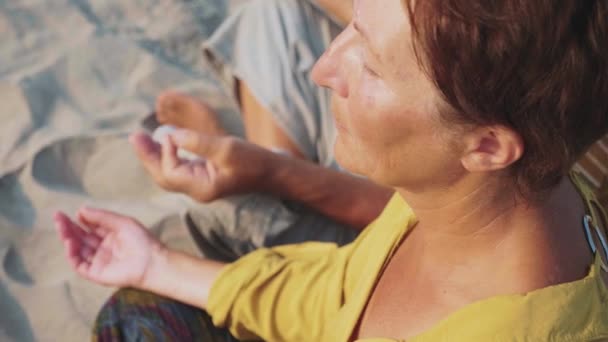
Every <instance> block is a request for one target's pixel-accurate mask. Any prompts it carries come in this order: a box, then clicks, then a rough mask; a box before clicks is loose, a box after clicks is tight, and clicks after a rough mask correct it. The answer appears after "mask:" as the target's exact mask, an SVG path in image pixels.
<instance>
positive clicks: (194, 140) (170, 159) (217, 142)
mask: <svg viewBox="0 0 608 342" xmlns="http://www.w3.org/2000/svg"><path fill="white" fill-rule="evenodd" d="M130 141H131V143H132V145H133V146H134V148H135V151H136V153H137V156H138V158H139V159H140V160H141V162H142V163H143V165H144V167H145V168H146V170H147V171H148V173H149V174H150V175H151V176H152V178H153V179H154V181H155V182H156V183H157V184H158V185H159V186H160V187H162V188H163V189H165V190H168V191H174V192H181V193H184V194H186V195H188V196H190V197H192V198H193V199H195V200H197V201H199V202H209V201H212V200H215V199H217V198H221V197H224V196H227V195H232V194H239V193H248V192H256V191H262V192H263V191H265V190H266V189H265V179H267V178H268V177H269V170H271V167H270V166H269V165H272V163H273V162H274V161H276V159H277V158H280V157H279V156H277V155H276V153H273V152H270V151H268V150H265V149H263V148H261V147H258V146H256V145H253V144H251V143H247V142H245V141H243V140H240V139H237V138H234V137H217V136H208V135H203V134H198V133H196V132H194V131H189V130H183V129H180V130H177V131H175V132H173V133H171V134H170V135H169V136H167V137H165V138H164V139H163V141H162V143H161V144H158V143H156V142H154V141H153V140H152V139H151V138H150V136H148V135H147V134H145V133H135V134H133V135H132V136H131V137H130ZM178 148H181V149H184V150H187V151H189V152H192V153H194V154H196V155H198V156H201V157H203V158H204V160H195V161H192V160H183V159H180V158H178V156H177V150H178Z"/></svg>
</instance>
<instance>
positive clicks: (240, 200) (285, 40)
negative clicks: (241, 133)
mask: <svg viewBox="0 0 608 342" xmlns="http://www.w3.org/2000/svg"><path fill="white" fill-rule="evenodd" d="M339 30H340V27H339V26H338V25H337V24H335V23H334V22H333V21H332V20H331V19H329V18H328V17H327V16H326V15H324V14H323V13H322V12H321V11H320V10H318V9H317V7H315V6H313V5H312V4H311V3H309V2H307V1H302V0H301V1H296V0H252V1H250V2H249V3H247V4H246V5H244V6H242V7H241V8H240V9H239V10H237V11H236V13H234V14H233V15H231V16H230V17H229V18H228V19H227V20H226V21H225V22H224V23H223V24H222V25H221V26H220V27H219V28H218V30H217V31H216V32H215V33H214V34H213V35H212V36H211V38H210V39H209V40H208V41H207V42H206V43H205V44H204V51H205V55H206V56H207V58H209V62H210V63H211V64H213V65H214V66H215V67H216V69H217V71H218V73H219V75H220V78H221V79H223V80H224V82H225V86H226V88H227V91H232V90H233V89H234V82H233V81H234V79H235V78H236V79H239V80H241V81H243V82H245V83H246V84H247V85H248V86H249V88H250V89H251V90H252V92H253V94H254V96H256V98H257V99H258V100H259V101H260V102H261V104H262V105H263V106H264V107H266V108H268V109H269V110H270V112H271V113H272V114H273V116H274V118H275V119H276V121H277V123H278V124H279V125H280V126H281V127H282V128H283V129H284V130H285V132H286V133H287V134H288V135H289V136H290V137H291V138H292V139H293V140H294V142H296V144H297V145H298V146H299V147H300V148H301V149H302V151H304V152H305V154H306V155H307V157H308V158H310V159H311V160H314V161H316V162H317V163H319V164H320V165H323V166H326V167H333V168H338V166H337V163H336V162H335V160H334V158H333V144H334V139H335V127H334V124H333V121H332V117H331V114H330V113H329V94H328V92H327V90H325V89H321V88H320V87H318V86H316V85H315V84H314V83H313V82H312V80H311V78H310V73H311V70H312V67H313V65H314V63H315V62H316V60H317V59H318V58H319V57H320V56H321V54H322V53H323V52H324V51H325V49H326V48H327V46H329V43H330V42H331V40H332V38H333V37H335V35H337V33H338V32H339ZM185 221H186V222H187V223H188V225H189V228H190V231H191V233H192V235H193V236H194V238H195V241H196V242H197V244H198V245H199V247H200V249H201V251H202V252H203V253H204V254H205V255H206V256H207V257H210V258H213V259H219V260H225V261H230V260H234V259H236V258H237V257H238V256H241V255H243V254H246V253H248V252H250V251H252V250H255V249H257V248H260V247H269V246H275V245H280V244H286V243H297V242H303V241H309V240H318V241H330V242H336V243H338V244H340V245H342V244H346V243H348V242H351V241H352V240H353V239H354V238H355V236H356V232H355V231H354V230H352V229H351V228H348V227H345V226H343V225H341V224H338V223H336V222H334V221H332V220H330V219H328V218H326V217H324V216H323V215H320V214H318V213H315V212H313V211H311V210H309V209H307V208H305V207H303V206H302V205H299V204H296V203H294V202H290V201H282V200H280V199H277V198H273V197H269V196H265V195H260V194H251V195H245V196H235V197H231V198H226V199H221V200H218V201H215V202H214V203H211V204H210V205H205V206H195V207H192V208H191V209H190V210H189V212H188V214H187V215H186V219H185Z"/></svg>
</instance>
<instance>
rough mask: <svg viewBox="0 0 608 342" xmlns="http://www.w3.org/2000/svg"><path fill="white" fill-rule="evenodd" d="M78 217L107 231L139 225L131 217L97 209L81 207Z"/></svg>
mask: <svg viewBox="0 0 608 342" xmlns="http://www.w3.org/2000/svg"><path fill="white" fill-rule="evenodd" d="M78 215H80V216H81V217H83V218H84V221H85V222H88V223H90V224H92V225H95V226H98V227H100V228H105V229H106V230H109V231H113V230H117V229H120V228H121V227H123V226H125V225H132V224H136V225H139V223H138V222H137V221H136V220H134V219H133V218H131V217H128V216H124V215H120V214H117V213H114V212H111V211H107V210H103V209H97V208H89V207H83V208H81V209H80V210H78Z"/></svg>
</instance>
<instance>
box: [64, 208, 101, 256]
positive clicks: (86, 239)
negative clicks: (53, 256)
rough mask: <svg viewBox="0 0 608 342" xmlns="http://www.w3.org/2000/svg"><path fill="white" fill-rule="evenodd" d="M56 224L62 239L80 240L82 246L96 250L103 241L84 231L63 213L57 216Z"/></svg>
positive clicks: (95, 235)
mask: <svg viewBox="0 0 608 342" xmlns="http://www.w3.org/2000/svg"><path fill="white" fill-rule="evenodd" d="M55 222H56V225H57V227H58V229H59V234H60V236H61V238H62V239H78V240H79V242H80V243H81V244H83V245H86V246H89V247H91V248H93V249H96V248H97V247H98V246H99V244H100V243H101V241H102V237H100V236H99V235H97V234H93V233H91V232H88V231H86V230H84V229H82V227H80V226H79V225H78V224H76V223H75V222H74V221H72V220H71V219H70V218H69V217H68V216H67V215H65V214H63V213H58V214H57V215H55Z"/></svg>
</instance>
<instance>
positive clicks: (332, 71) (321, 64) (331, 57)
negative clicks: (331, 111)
mask: <svg viewBox="0 0 608 342" xmlns="http://www.w3.org/2000/svg"><path fill="white" fill-rule="evenodd" d="M349 28H350V27H349ZM349 28H346V29H345V30H344V31H343V32H342V33H340V35H339V36H338V37H336V39H334V41H333V42H332V43H331V45H330V46H329V48H328V49H327V51H325V53H324V54H323V55H322V56H321V58H319V60H318V61H317V64H315V67H314V68H313V70H312V79H313V81H314V82H315V83H316V84H318V85H319V86H322V87H326V88H329V89H331V90H333V91H334V92H335V94H336V95H338V96H340V97H348V83H347V77H346V75H347V74H346V73H345V72H346V70H345V69H346V68H347V65H346V63H345V62H346V61H345V60H344V59H345V58H344V57H345V55H344V52H345V50H346V45H347V41H348V34H349V33H348V30H349Z"/></svg>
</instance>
